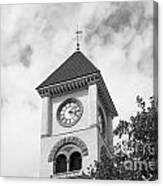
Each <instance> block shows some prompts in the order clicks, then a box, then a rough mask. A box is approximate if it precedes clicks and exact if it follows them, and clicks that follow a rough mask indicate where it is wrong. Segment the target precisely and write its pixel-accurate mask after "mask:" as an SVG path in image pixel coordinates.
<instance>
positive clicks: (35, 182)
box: [0, 0, 163, 186]
mask: <svg viewBox="0 0 163 186" xmlns="http://www.w3.org/2000/svg"><path fill="white" fill-rule="evenodd" d="M88 1H89V2H92V1H95V0H79V1H77V0H71V1H70V0H63V1H61V0H1V1H0V4H17V3H47V2H49V3H50V2H88ZM98 1H102V0H98ZM103 1H105V0H103ZM112 1H115V0H112ZM119 1H120V0H119ZM157 2H158V3H159V58H158V59H159V78H158V79H159V180H158V181H155V182H137V181H132V182H131V181H109V180H107V181H100V180H64V179H63V180H50V179H42V178H39V179H38V178H0V185H1V186H10V185H11V186H19V185H20V186H22V185H23V186H29V184H30V186H40V185H41V186H42V185H46V186H48V185H50V184H51V185H57V186H67V184H71V186H76V185H78V186H81V185H86V184H87V185H93V186H97V185H99V184H100V185H101V184H102V185H106V186H108V185H109V186H112V185H120V186H123V185H131V184H132V185H133V186H134V185H142V184H144V185H153V184H157V185H163V170H162V169H163V161H162V160H163V148H162V147H163V145H162V143H163V99H162V97H161V95H163V83H162V82H161V80H162V79H163V36H162V33H163V0H157Z"/></svg>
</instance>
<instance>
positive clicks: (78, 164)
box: [70, 151, 82, 171]
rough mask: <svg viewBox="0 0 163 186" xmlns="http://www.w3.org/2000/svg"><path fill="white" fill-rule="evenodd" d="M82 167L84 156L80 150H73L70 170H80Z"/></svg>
mask: <svg viewBox="0 0 163 186" xmlns="http://www.w3.org/2000/svg"><path fill="white" fill-rule="evenodd" d="M81 168H82V156H81V154H80V152H78V151H76V152H73V153H72V154H71V156H70V171H74V170H80V169H81Z"/></svg>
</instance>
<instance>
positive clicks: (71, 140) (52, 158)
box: [48, 136, 88, 162]
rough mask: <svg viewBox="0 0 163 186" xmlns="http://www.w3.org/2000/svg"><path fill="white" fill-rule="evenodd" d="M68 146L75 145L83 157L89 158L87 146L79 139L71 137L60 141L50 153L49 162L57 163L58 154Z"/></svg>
mask: <svg viewBox="0 0 163 186" xmlns="http://www.w3.org/2000/svg"><path fill="white" fill-rule="evenodd" d="M67 144H74V145H76V146H77V147H79V148H80V150H81V153H82V156H87V155H88V148H87V146H86V144H85V143H84V142H83V141H82V140H81V139H79V138H78V137H74V136H70V137H67V138H63V139H61V140H59V141H58V142H57V143H56V144H55V145H54V146H53V148H52V150H51V151H50V154H49V157H48V162H52V161H56V154H57V152H58V151H59V150H60V148H62V147H63V146H65V145H67Z"/></svg>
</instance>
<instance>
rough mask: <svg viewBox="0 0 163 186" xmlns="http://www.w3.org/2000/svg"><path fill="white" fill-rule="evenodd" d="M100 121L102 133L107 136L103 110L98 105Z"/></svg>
mask: <svg viewBox="0 0 163 186" xmlns="http://www.w3.org/2000/svg"><path fill="white" fill-rule="evenodd" d="M98 123H99V126H100V133H101V134H102V136H103V137H104V138H105V119H104V114H103V111H102V109H101V108H100V107H98Z"/></svg>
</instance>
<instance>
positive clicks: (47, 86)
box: [36, 51, 118, 116]
mask: <svg viewBox="0 0 163 186" xmlns="http://www.w3.org/2000/svg"><path fill="white" fill-rule="evenodd" d="M74 80H75V81H77V82H78V85H77V84H76V83H74ZM94 83H96V84H97V89H98V95H99V98H100V100H101V102H102V103H103V105H104V107H105V108H106V110H107V111H108V112H109V113H112V114H113V116H117V115H118V113H117V110H116V108H115V106H114V103H113V101H112V99H111V96H110V94H109V92H108V89H107V87H106V85H105V82H104V80H103V77H102V76H101V73H100V70H99V69H97V68H96V67H95V66H94V65H93V64H92V62H91V61H90V60H89V59H88V58H86V57H85V55H84V54H83V53H82V52H81V51H76V52H74V53H73V54H72V55H71V56H70V57H69V58H68V59H67V60H66V61H65V62H64V63H63V64H62V65H61V66H60V67H59V68H57V69H56V70H55V71H54V72H53V73H52V74H51V75H50V76H49V77H48V78H47V79H46V80H45V81H43V82H42V83H41V84H40V85H39V86H38V87H37V88H36V90H37V91H38V93H39V94H40V96H41V97H43V96H54V95H60V94H62V93H63V92H66V91H70V90H72V89H76V88H81V87H88V85H91V84H94ZM71 84H72V85H71ZM67 86H68V87H67ZM76 86H77V87H76ZM69 89H70V90H69Z"/></svg>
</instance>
